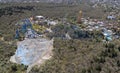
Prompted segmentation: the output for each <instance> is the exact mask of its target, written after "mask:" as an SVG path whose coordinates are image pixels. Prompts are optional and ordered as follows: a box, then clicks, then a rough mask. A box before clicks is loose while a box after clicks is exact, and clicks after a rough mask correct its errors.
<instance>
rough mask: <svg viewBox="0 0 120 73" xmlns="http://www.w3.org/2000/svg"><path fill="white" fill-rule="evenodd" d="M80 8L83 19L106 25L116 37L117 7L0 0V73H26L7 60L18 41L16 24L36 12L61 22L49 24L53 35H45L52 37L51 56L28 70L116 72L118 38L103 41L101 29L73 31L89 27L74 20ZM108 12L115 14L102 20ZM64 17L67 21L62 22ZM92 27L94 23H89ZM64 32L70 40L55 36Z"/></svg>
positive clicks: (119, 67)
mask: <svg viewBox="0 0 120 73" xmlns="http://www.w3.org/2000/svg"><path fill="white" fill-rule="evenodd" d="M111 1H112V0H111ZM98 6H99V5H98ZM80 10H82V12H83V18H84V19H88V20H90V21H94V22H96V20H97V21H103V22H104V23H105V25H106V26H104V27H106V28H108V29H110V30H112V31H113V32H115V33H116V34H117V35H118V36H120V30H119V28H120V25H119V24H120V22H119V21H120V18H119V9H117V8H115V9H113V8H112V7H108V8H107V9H106V8H104V7H102V6H100V7H96V8H93V7H92V6H91V4H80V5H64V4H52V3H48V4H46V3H26V4H24V3H21V4H20V3H6V4H4V3H1V4H0V73H25V72H26V70H27V66H25V65H20V64H14V63H11V62H10V61H9V59H10V57H11V56H13V55H14V54H15V51H16V49H17V45H16V43H17V41H19V39H15V31H16V29H17V27H16V26H15V25H16V23H17V22H19V21H20V20H22V19H26V18H29V17H32V16H36V15H43V16H45V17H46V18H48V19H54V20H58V21H62V23H61V24H59V25H56V26H54V27H51V29H52V30H53V31H54V33H53V34H47V35H48V36H47V37H48V38H51V37H53V36H54V37H55V40H54V44H53V47H54V50H53V57H52V58H51V59H50V60H47V61H46V62H45V63H44V64H42V65H41V67H38V66H35V67H34V68H33V69H32V70H31V72H30V73H120V59H119V57H120V45H119V44H120V38H117V39H113V40H112V41H110V42H108V41H107V42H104V40H103V39H104V38H103V35H101V32H98V31H92V32H87V31H84V30H82V31H81V30H73V29H76V27H75V26H78V27H80V28H81V29H82V28H83V29H85V30H88V29H89V28H88V27H89V24H88V26H87V25H84V24H77V23H76V20H77V16H78V13H79V11H80ZM111 12H114V14H115V15H116V16H117V18H116V19H115V20H108V19H106V17H107V15H109V14H110V13H111ZM65 18H66V19H67V20H66V19H65ZM64 20H66V21H67V23H69V24H67V23H64ZM108 23H110V25H109V24H108ZM100 24H101V23H100ZM111 24H112V25H111ZM108 25H109V26H108ZM92 27H95V26H94V25H92ZM92 27H90V28H92ZM101 27H103V26H101ZM113 27H115V28H113ZM116 27H117V28H116ZM96 28H98V27H96ZM66 32H68V34H70V35H71V37H72V39H70V40H69V39H63V38H59V37H64V34H65V33H66ZM20 40H21V39H20Z"/></svg>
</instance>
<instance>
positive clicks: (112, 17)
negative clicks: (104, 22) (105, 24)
mask: <svg viewBox="0 0 120 73" xmlns="http://www.w3.org/2000/svg"><path fill="white" fill-rule="evenodd" d="M107 19H109V20H114V19H115V16H114V15H109V16H107Z"/></svg>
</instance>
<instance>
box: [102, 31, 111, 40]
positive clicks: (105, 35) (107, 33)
mask: <svg viewBox="0 0 120 73" xmlns="http://www.w3.org/2000/svg"><path fill="white" fill-rule="evenodd" d="M103 35H104V38H105V39H106V41H111V40H112V31H111V30H107V29H103Z"/></svg>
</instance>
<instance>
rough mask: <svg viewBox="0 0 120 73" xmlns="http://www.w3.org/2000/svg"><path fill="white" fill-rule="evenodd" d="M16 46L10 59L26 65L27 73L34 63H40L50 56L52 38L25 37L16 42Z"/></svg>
mask: <svg viewBox="0 0 120 73" xmlns="http://www.w3.org/2000/svg"><path fill="white" fill-rule="evenodd" d="M17 46H18V48H17V50H16V52H15V55H14V56H12V57H11V58H10V61H11V62H13V63H17V64H24V65H28V69H27V73H28V72H29V71H30V70H31V69H32V67H33V66H35V65H41V64H42V63H44V62H45V61H46V60H48V59H50V58H51V57H52V50H53V39H52V40H47V39H43V38H41V39H25V40H23V41H20V42H18V44H17Z"/></svg>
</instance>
